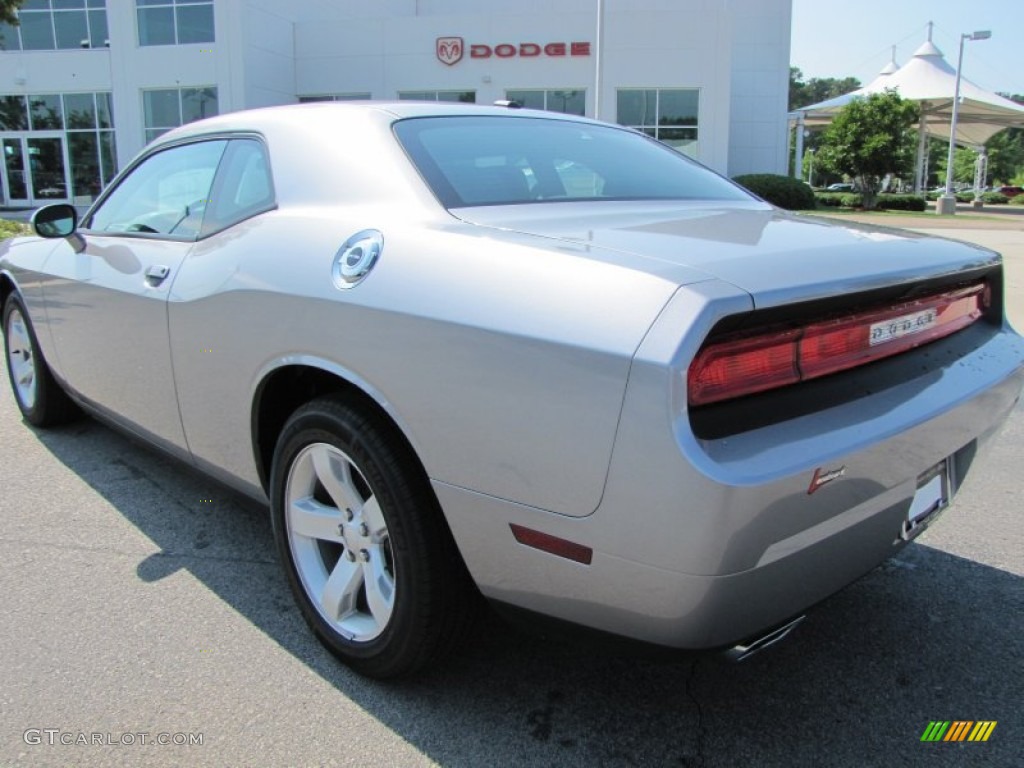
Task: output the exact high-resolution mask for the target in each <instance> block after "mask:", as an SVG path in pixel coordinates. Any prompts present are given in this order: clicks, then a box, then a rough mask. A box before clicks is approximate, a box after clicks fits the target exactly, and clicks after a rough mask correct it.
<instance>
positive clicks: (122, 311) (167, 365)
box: [44, 139, 228, 453]
mask: <svg viewBox="0 0 1024 768" xmlns="http://www.w3.org/2000/svg"><path fill="white" fill-rule="evenodd" d="M227 143H228V142H227V141H226V140H224V139H217V140H208V141H197V142H192V143H188V144H181V145H176V146H170V147H168V148H165V149H158V150H157V151H154V152H153V153H151V154H149V155H147V156H145V157H144V158H143V159H142V160H141V161H139V162H137V163H136V164H135V165H134V166H133V167H132V168H131V169H130V171H129V172H128V173H127V174H126V175H125V176H124V177H123V178H122V179H121V180H120V181H119V182H118V185H117V186H116V187H115V188H114V189H113V190H112V191H111V192H110V193H109V194H107V195H105V196H104V197H103V198H102V199H101V201H100V203H99V205H98V206H97V207H96V209H95V210H94V211H92V212H91V213H90V214H89V215H88V216H87V217H86V219H85V220H84V221H83V222H82V226H81V228H80V234H81V236H82V239H83V240H84V248H81V247H79V248H78V249H77V250H76V248H75V247H74V244H73V243H70V242H69V243H63V244H62V245H61V246H60V247H58V248H57V249H56V250H55V251H54V253H53V254H52V255H51V256H50V257H49V259H48V260H47V264H46V268H45V271H46V272H47V273H49V274H50V275H52V276H53V277H54V278H55V279H53V280H50V281H49V282H48V283H47V285H46V287H45V289H44V300H45V303H46V311H47V316H48V319H49V323H50V327H51V328H52V331H53V338H54V345H55V347H56V350H57V355H58V358H59V360H60V365H61V369H62V371H63V373H64V376H65V378H66V379H67V380H68V382H69V383H70V385H71V387H72V388H73V389H74V390H76V391H77V392H78V393H79V394H80V395H81V396H82V397H84V398H85V399H87V400H88V401H90V402H91V403H92V404H93V405H94V406H97V407H98V408H99V409H100V410H102V411H105V412H106V413H107V414H108V415H109V416H111V417H112V418H114V419H115V420H117V421H119V422H121V423H122V424H123V425H124V426H127V427H129V428H131V429H133V430H134V431H137V432H139V433H141V434H143V435H145V436H146V437H149V438H151V439H155V440H156V441H157V442H160V443H162V444H164V445H165V447H167V448H171V449H177V452H179V453H183V452H187V444H186V441H185V436H184V431H183V429H182V425H181V418H180V415H179V411H178V402H177V396H176V393H175V387H174V376H173V369H172V362H171V355H170V342H169V338H168V327H167V297H168V292H169V290H170V286H171V284H172V283H173V282H174V279H175V277H176V276H177V272H178V269H179V268H180V267H181V264H182V262H183V261H184V259H185V257H186V255H187V254H188V252H189V250H190V249H191V248H192V247H193V244H194V243H195V240H196V238H197V237H198V235H199V231H200V227H201V225H202V218H203V214H204V212H205V209H206V204H207V201H208V200H209V197H210V190H211V187H212V184H213V179H214V175H215V173H216V170H217V166H218V164H219V162H220V159H221V156H222V155H223V153H224V149H225V147H226V146H227Z"/></svg>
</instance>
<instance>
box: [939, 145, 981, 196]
mask: <svg viewBox="0 0 1024 768" xmlns="http://www.w3.org/2000/svg"><path fill="white" fill-rule="evenodd" d="M948 160H949V144H943V145H942V152H941V156H940V157H938V158H937V160H936V163H935V173H936V174H937V175H938V177H939V186H942V185H944V184H945V183H946V163H947V162H948ZM977 162H978V153H977V152H975V151H974V150H973V149H971V148H970V147H957V148H956V152H955V153H954V154H953V181H955V182H959V183H961V184H970V185H972V186H973V185H974V167H975V165H976V164H977Z"/></svg>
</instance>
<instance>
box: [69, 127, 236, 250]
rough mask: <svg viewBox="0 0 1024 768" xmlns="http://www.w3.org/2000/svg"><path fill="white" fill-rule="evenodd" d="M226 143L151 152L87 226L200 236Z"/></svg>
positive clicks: (209, 143) (186, 236) (109, 229)
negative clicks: (200, 229) (204, 214)
mask: <svg viewBox="0 0 1024 768" xmlns="http://www.w3.org/2000/svg"><path fill="white" fill-rule="evenodd" d="M227 144H228V142H227V141H224V140H218V141H204V142H197V143H195V144H185V145H183V146H178V147H171V148H170V149H165V150H162V151H160V152H157V153H155V154H153V155H150V156H149V157H147V158H146V159H145V160H143V161H142V162H141V163H140V164H139V165H138V166H137V167H136V168H135V169H134V170H132V172H131V173H129V174H128V176H126V177H125V178H124V180H123V181H121V183H120V184H118V185H117V187H116V188H115V189H114V191H113V192H111V194H110V196H109V197H107V198H106V200H104V201H103V204H102V205H101V206H100V207H99V208H98V209H97V210H96V212H95V213H93V215H92V216H91V218H90V220H89V221H88V222H86V223H85V228H86V229H90V230H93V231H96V232H143V233H148V234H159V235H171V236H173V237H180V238H190V239H195V238H196V237H197V236H198V234H199V228H200V226H201V225H202V221H203V213H204V211H205V209H206V207H207V204H208V202H209V199H210V188H211V187H212V185H213V177H214V174H215V173H216V171H217V165H218V164H219V163H220V159H221V156H222V155H223V154H224V149H225V147H226V146H227Z"/></svg>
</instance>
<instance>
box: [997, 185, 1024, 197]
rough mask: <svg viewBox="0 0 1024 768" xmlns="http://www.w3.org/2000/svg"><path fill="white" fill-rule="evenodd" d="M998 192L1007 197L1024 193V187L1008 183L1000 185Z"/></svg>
mask: <svg viewBox="0 0 1024 768" xmlns="http://www.w3.org/2000/svg"><path fill="white" fill-rule="evenodd" d="M996 192H998V193H999V194H1001V195H1006V196H1007V197H1016V196H1017V195H1024V187H1017V186H1012V185H1007V186H1002V187H999V188H998V189H997V190H996Z"/></svg>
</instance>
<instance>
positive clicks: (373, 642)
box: [270, 397, 481, 679]
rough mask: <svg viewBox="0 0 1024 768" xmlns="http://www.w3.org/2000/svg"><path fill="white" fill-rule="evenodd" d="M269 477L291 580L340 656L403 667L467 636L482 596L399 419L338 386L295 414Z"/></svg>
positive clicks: (375, 672)
mask: <svg viewBox="0 0 1024 768" xmlns="http://www.w3.org/2000/svg"><path fill="white" fill-rule="evenodd" d="M270 482H271V488H270V491H271V494H270V495H271V514H272V517H273V524H274V537H275V540H276V542H277V547H278V552H279V554H280V557H281V562H282V563H283V565H284V567H285V571H286V574H287V577H288V583H289V585H290V586H291V589H292V592H293V594H294V595H295V599H296V601H297V602H298V605H299V608H300V609H301V611H302V615H303V617H304V618H305V619H306V622H307V623H308V624H309V626H310V628H311V629H312V630H313V632H314V634H315V635H316V636H317V638H318V639H319V640H320V642H322V643H323V644H324V645H325V646H326V647H327V649H328V650H330V651H331V652H332V653H333V654H334V655H336V656H337V657H338V658H339V659H341V660H342V661H344V662H345V663H346V664H347V665H349V666H350V667H352V668H353V669H354V670H356V671H357V672H360V673H362V674H364V675H367V676H369V677H375V678H380V679H384V678H394V677H399V676H403V675H408V674H412V673H414V672H417V671H419V670H421V669H422V668H423V667H424V666H426V665H428V664H430V663H432V662H434V661H435V660H437V659H439V658H440V657H442V656H443V655H445V654H446V653H448V652H450V651H451V650H452V649H453V648H454V647H455V646H456V645H457V643H458V641H459V640H461V639H462V638H463V637H464V636H465V634H466V632H467V631H468V629H469V628H470V626H471V624H472V622H473V619H474V617H475V614H476V613H477V608H478V604H479V602H480V600H481V598H480V596H479V593H478V592H477V591H476V587H475V586H474V585H473V584H472V581H471V579H470V577H469V574H468V572H467V571H466V568H465V565H464V564H463V562H462V558H461V557H460V555H459V553H458V550H457V548H456V546H455V542H454V540H453V539H452V536H451V532H450V531H449V530H448V526H447V524H446V522H445V520H444V517H443V515H442V512H441V509H440V506H439V504H438V502H437V499H436V497H435V495H434V492H433V490H432V489H431V487H430V484H429V482H428V480H427V477H426V474H425V473H424V471H423V469H422V467H421V466H420V464H419V462H418V461H417V459H416V457H415V456H414V455H413V453H412V450H411V449H410V448H409V446H408V444H407V443H406V442H405V441H404V439H402V437H401V436H400V435H399V434H398V433H397V430H396V429H395V428H394V427H393V425H391V424H390V422H388V421H387V420H386V419H384V418H383V417H381V416H379V415H377V414H376V413H374V412H372V411H371V412H367V410H366V409H361V408H359V407H358V405H356V404H353V403H351V402H348V401H346V400H345V399H342V398H340V397H322V398H319V399H317V400H314V401H312V402H310V403H308V404H306V405H304V406H302V407H301V408H299V409H298V410H297V411H296V412H295V413H294V414H293V415H292V416H291V418H289V420H288V422H287V423H286V424H285V427H284V430H283V431H282V433H281V436H280V439H279V440H278V442H277V446H276V448H275V451H274V460H273V467H272V469H271V479H270ZM328 485H330V486H331V489H330V490H328V487H327V486H328ZM356 550H358V552H357V551H356ZM368 576H369V577H372V578H369V579H368V578H367V577H368ZM332 579H334V581H333V582H332ZM332 583H333V584H338V585H342V584H344V585H346V586H345V587H341V586H338V587H336V588H335V587H333V586H331V585H332ZM368 583H369V584H376V586H375V587H374V588H373V589H368V587H367V584H368ZM353 585H354V586H353ZM340 595H344V597H340ZM388 600H390V607H388Z"/></svg>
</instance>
